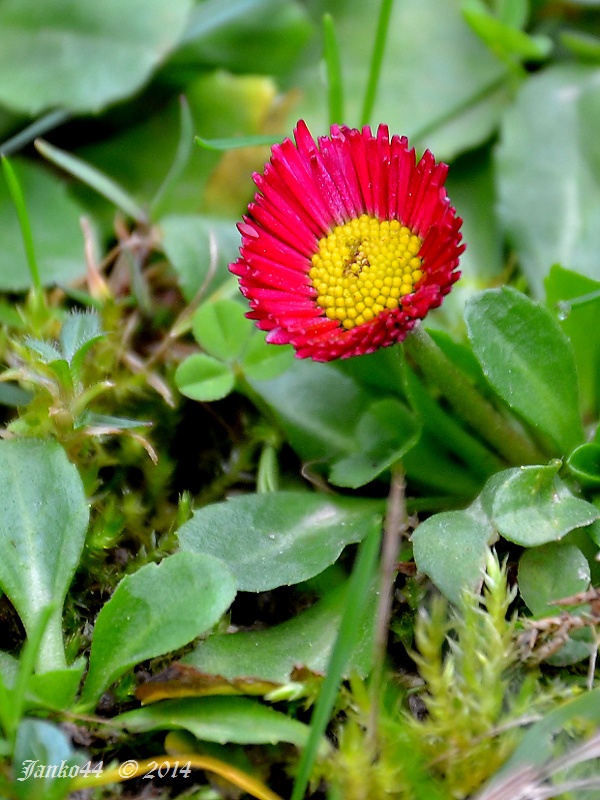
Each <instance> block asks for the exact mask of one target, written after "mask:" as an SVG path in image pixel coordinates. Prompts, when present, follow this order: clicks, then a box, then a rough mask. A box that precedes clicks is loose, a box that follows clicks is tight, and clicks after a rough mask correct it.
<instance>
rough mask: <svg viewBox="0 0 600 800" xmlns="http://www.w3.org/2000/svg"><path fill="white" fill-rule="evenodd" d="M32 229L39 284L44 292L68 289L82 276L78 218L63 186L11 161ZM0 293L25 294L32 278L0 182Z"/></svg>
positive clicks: (78, 210)
mask: <svg viewBox="0 0 600 800" xmlns="http://www.w3.org/2000/svg"><path fill="white" fill-rule="evenodd" d="M12 164H13V167H14V169H15V172H16V174H17V176H18V179H19V183H20V184H21V187H22V190H23V195H24V198H25V203H26V205H27V213H28V216H29V221H30V224H31V232H32V236H33V246H34V250H35V256H36V262H37V265H38V269H39V273H40V279H41V282H42V284H44V285H45V286H47V285H49V284H52V283H63V282H64V283H69V282H71V281H72V280H74V279H75V278H79V277H81V275H83V274H84V273H85V266H84V261H83V258H82V252H83V242H82V237H81V230H80V227H79V217H80V216H81V214H82V213H83V211H82V209H81V207H80V206H78V205H77V204H76V203H75V202H74V201H73V200H72V199H71V198H70V197H69V196H68V195H67V192H66V188H65V186H64V185H62V184H61V183H59V182H58V181H57V180H56V179H55V178H53V177H50V176H49V175H48V174H47V173H45V172H44V171H43V170H41V169H40V168H39V167H35V166H33V165H31V164H28V163H26V162H24V161H22V160H19V159H16V158H15V159H13V160H12ZM0 240H1V241H2V247H1V248H0V289H2V290H4V291H9V292H19V291H23V290H25V289H29V287H30V286H31V275H30V272H29V269H28V266H27V258H26V255H25V249H24V246H23V237H22V235H21V229H20V227H19V222H18V219H17V215H16V212H15V209H14V206H13V202H12V199H11V198H10V195H9V192H8V189H7V187H6V184H5V182H4V181H0Z"/></svg>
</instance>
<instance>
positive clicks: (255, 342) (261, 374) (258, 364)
mask: <svg viewBox="0 0 600 800" xmlns="http://www.w3.org/2000/svg"><path fill="white" fill-rule="evenodd" d="M265 335H266V334H265V333H264V332H263V331H255V333H254V334H253V335H252V337H251V338H250V341H249V342H248V346H247V347H246V349H245V350H244V354H243V356H242V362H241V367H242V371H243V372H244V375H245V376H246V378H247V379H248V380H249V381H268V380H271V379H272V378H276V377H277V376H278V375H281V374H282V373H283V372H285V371H286V370H287V369H288V368H289V367H290V366H291V365H292V364H293V363H294V348H293V347H292V346H291V345H278V346H277V347H275V346H273V345H272V344H267V342H266V341H265Z"/></svg>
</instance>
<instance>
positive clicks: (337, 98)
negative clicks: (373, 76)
mask: <svg viewBox="0 0 600 800" xmlns="http://www.w3.org/2000/svg"><path fill="white" fill-rule="evenodd" d="M323 46H324V53H323V55H324V58H325V68H326V70H327V100H328V102H329V124H330V125H334V124H335V123H336V122H338V123H342V122H344V89H343V83H342V68H341V63H340V48H339V44H338V39H337V36H336V32H335V27H334V24H333V17H332V16H331V14H324V15H323Z"/></svg>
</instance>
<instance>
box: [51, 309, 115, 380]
mask: <svg viewBox="0 0 600 800" xmlns="http://www.w3.org/2000/svg"><path fill="white" fill-rule="evenodd" d="M103 335H104V334H103V333H102V330H101V328H100V318H99V316H98V314H97V313H96V312H95V311H87V312H80V311H72V312H71V313H70V314H67V316H66V317H65V318H64V320H63V324H62V327H61V329H60V337H59V340H60V346H61V350H62V356H63V358H64V359H65V360H66V361H67V362H68V363H69V364H70V365H71V366H73V367H74V368H75V369H79V368H80V367H81V362H82V360H83V358H84V357H85V354H86V353H87V351H88V350H89V348H90V347H91V346H92V345H93V344H94V343H95V342H97V341H98V340H99V339H101V338H102V336H103Z"/></svg>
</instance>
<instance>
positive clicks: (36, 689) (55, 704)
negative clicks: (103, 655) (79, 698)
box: [27, 657, 87, 711]
mask: <svg viewBox="0 0 600 800" xmlns="http://www.w3.org/2000/svg"><path fill="white" fill-rule="evenodd" d="M86 666H87V662H86V659H85V658H83V657H82V658H79V659H78V660H77V661H76V662H75V663H74V664H73V665H72V666H71V667H69V668H68V669H58V670H54V671H52V672H43V673H41V674H40V675H32V676H31V677H30V679H29V682H28V685H27V690H28V698H29V697H30V696H31V700H30V703H29V704H30V705H31V706H32V707H34V708H37V707H39V706H40V705H42V706H45V707H46V708H52V709H56V710H59V711H68V710H69V709H70V708H71V706H72V705H73V703H74V701H75V697H76V695H77V692H78V691H79V686H80V685H81V678H82V677H83V673H84V671H85V668H86Z"/></svg>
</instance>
